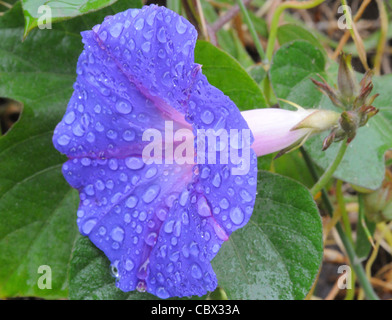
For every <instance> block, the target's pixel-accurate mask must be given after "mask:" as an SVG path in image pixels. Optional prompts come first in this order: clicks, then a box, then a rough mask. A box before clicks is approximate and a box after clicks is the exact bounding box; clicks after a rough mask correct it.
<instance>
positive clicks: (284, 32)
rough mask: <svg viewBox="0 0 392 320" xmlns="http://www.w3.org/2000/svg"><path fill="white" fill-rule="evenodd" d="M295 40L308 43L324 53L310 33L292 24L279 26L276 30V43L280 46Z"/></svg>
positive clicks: (320, 45)
mask: <svg viewBox="0 0 392 320" xmlns="http://www.w3.org/2000/svg"><path fill="white" fill-rule="evenodd" d="M295 40H305V41H308V42H310V43H311V44H312V45H313V46H315V47H316V48H319V49H320V50H321V51H322V52H324V48H323V46H322V44H321V43H320V42H319V41H318V40H317V38H316V37H315V36H314V35H313V34H312V33H311V32H310V31H308V30H306V29H305V28H303V27H301V26H299V25H297V24H292V23H288V24H284V25H283V26H280V27H279V28H278V41H279V44H280V45H283V44H285V43H288V42H292V41H295Z"/></svg>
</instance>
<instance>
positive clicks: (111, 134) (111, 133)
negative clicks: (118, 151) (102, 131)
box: [106, 130, 117, 140]
mask: <svg viewBox="0 0 392 320" xmlns="http://www.w3.org/2000/svg"><path fill="white" fill-rule="evenodd" d="M106 136H107V137H108V138H109V139H112V140H114V139H116V138H117V132H116V131H114V130H108V132H106Z"/></svg>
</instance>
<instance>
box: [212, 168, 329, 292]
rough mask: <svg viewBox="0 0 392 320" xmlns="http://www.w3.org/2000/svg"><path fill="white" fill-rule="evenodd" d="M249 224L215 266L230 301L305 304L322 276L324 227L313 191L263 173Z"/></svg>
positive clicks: (234, 236) (227, 245)
mask: <svg viewBox="0 0 392 320" xmlns="http://www.w3.org/2000/svg"><path fill="white" fill-rule="evenodd" d="M258 180H259V181H258V184H257V191H258V195H257V198H256V204H255V208H254V212H253V215H252V218H251V219H250V221H249V222H248V224H247V225H246V226H245V227H244V228H242V229H240V230H237V231H236V232H234V233H233V234H232V235H231V236H230V238H229V240H228V241H227V242H226V243H225V244H223V246H222V248H221V250H220V252H219V253H218V255H217V256H216V257H215V258H214V260H213V261H212V265H213V268H214V270H215V272H216V275H217V277H218V284H219V286H220V287H222V288H223V289H224V290H225V292H226V294H227V296H228V298H229V299H303V298H304V297H305V295H306V294H307V292H308V291H309V289H310V288H311V286H312V283H313V282H314V280H315V278H316V275H317V273H318V270H319V267H320V264H321V261H322V256H323V242H322V225H321V220H320V216H319V212H318V209H317V206H316V204H315V202H314V201H313V198H312V196H311V195H310V193H309V191H308V190H307V189H306V188H305V187H304V186H303V185H301V184H299V183H298V182H295V181H294V180H291V179H288V178H285V177H283V176H279V175H276V174H272V173H268V172H265V171H261V172H260V173H259V176H258Z"/></svg>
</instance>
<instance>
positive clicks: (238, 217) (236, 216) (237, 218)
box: [230, 207, 245, 225]
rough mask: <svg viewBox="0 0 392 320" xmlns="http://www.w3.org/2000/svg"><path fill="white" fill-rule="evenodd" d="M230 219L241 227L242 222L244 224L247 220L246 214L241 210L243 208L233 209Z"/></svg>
mask: <svg viewBox="0 0 392 320" xmlns="http://www.w3.org/2000/svg"><path fill="white" fill-rule="evenodd" d="M230 219H231V221H233V222H234V223H235V224H237V225H239V224H241V223H242V222H244V219H245V215H244V212H243V211H242V210H241V208H239V207H235V208H233V209H231V211H230Z"/></svg>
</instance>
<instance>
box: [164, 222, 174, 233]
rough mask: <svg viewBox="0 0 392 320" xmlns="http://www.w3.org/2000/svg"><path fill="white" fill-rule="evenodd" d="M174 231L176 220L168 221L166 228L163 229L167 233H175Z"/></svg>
mask: <svg viewBox="0 0 392 320" xmlns="http://www.w3.org/2000/svg"><path fill="white" fill-rule="evenodd" d="M173 229H174V220H170V221H168V222H167V223H166V224H165V226H164V227H163V230H164V231H165V232H166V233H172V232H173Z"/></svg>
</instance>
